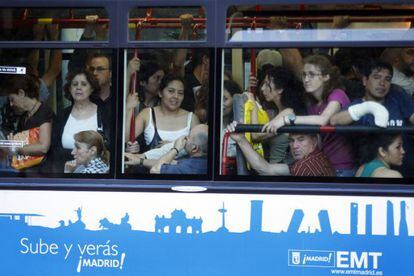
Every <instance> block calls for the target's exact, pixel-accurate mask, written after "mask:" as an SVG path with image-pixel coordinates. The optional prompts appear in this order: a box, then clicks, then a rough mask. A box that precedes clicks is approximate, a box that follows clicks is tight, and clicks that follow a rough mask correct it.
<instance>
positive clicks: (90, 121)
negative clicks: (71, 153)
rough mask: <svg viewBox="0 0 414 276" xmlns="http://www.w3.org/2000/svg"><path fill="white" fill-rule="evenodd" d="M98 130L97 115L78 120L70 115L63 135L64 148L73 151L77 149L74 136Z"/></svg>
mask: <svg viewBox="0 0 414 276" xmlns="http://www.w3.org/2000/svg"><path fill="white" fill-rule="evenodd" d="M97 129H98V117H97V114H96V113H95V114H93V115H92V116H91V117H89V118H87V119H84V120H78V119H76V118H75V117H73V116H72V114H70V115H69V118H68V120H67V121H66V124H65V128H64V129H63V134H62V146H63V148H65V149H73V148H74V147H75V138H74V135H75V134H76V133H78V132H80V131H84V130H97Z"/></svg>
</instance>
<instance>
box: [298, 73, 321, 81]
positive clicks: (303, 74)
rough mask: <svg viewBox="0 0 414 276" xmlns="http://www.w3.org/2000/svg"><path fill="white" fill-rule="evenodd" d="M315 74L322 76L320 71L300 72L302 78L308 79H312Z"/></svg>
mask: <svg viewBox="0 0 414 276" xmlns="http://www.w3.org/2000/svg"><path fill="white" fill-rule="evenodd" d="M316 76H322V74H321V73H315V72H303V73H302V79H303V80H304V79H306V78H309V79H310V80H313V79H314V78H315V77H316Z"/></svg>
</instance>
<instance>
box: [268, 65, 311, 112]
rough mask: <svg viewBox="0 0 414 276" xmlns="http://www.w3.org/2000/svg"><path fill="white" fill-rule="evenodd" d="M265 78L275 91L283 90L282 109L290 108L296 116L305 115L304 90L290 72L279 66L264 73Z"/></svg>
mask: <svg viewBox="0 0 414 276" xmlns="http://www.w3.org/2000/svg"><path fill="white" fill-rule="evenodd" d="M265 76H267V77H268V78H269V80H270V81H271V82H272V83H273V84H274V86H275V87H276V88H277V89H283V92H282V95H281V99H280V101H281V103H282V104H283V106H284V107H289V108H292V109H293V110H294V111H295V113H296V114H299V115H304V114H306V108H305V105H304V101H303V97H304V94H305V93H304V89H303V86H302V84H301V83H300V81H298V80H297V79H296V77H295V75H294V74H293V72H292V71H290V70H288V69H286V68H283V67H281V66H277V67H272V68H270V69H269V70H267V71H266V73H265Z"/></svg>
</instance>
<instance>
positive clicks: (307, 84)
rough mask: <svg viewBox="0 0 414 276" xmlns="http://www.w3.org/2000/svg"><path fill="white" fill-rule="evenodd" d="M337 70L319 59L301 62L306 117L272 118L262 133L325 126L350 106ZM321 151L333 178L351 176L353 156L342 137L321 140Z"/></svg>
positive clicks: (309, 58) (332, 136) (314, 56)
mask: <svg viewBox="0 0 414 276" xmlns="http://www.w3.org/2000/svg"><path fill="white" fill-rule="evenodd" d="M338 78H339V72H338V69H337V68H336V67H334V66H332V65H331V63H330V61H329V60H328V59H327V58H326V57H324V56H321V55H313V56H309V57H307V58H305V59H304V67H303V73H302V82H303V86H304V88H305V91H306V94H305V95H306V98H305V100H306V104H307V109H308V114H309V115H308V116H296V114H294V113H293V112H290V114H286V115H285V116H279V117H276V118H274V119H273V120H272V121H270V122H269V123H268V124H266V125H265V126H264V127H263V131H266V132H273V133H276V132H277V130H278V129H279V128H280V127H282V126H284V125H294V124H304V125H321V126H324V125H327V124H329V120H330V119H331V117H332V116H333V115H334V114H335V113H337V112H339V111H340V110H341V109H342V108H344V107H347V106H348V105H349V103H350V101H349V98H348V97H347V95H346V93H345V91H344V90H342V89H341V88H340V87H341V85H340V83H339V81H338ZM322 151H323V152H324V153H325V154H326V156H328V158H329V160H330V162H331V164H332V166H333V167H334V169H335V170H336V175H337V176H353V175H354V173H355V165H354V161H353V152H352V148H351V146H350V144H349V143H348V142H347V140H346V139H345V137H343V136H339V135H336V134H333V133H328V134H325V135H323V136H322Z"/></svg>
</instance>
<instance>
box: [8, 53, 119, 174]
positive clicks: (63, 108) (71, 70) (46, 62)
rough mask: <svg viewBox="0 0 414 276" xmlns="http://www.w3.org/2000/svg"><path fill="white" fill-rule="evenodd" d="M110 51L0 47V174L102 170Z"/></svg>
mask: <svg viewBox="0 0 414 276" xmlns="http://www.w3.org/2000/svg"><path fill="white" fill-rule="evenodd" d="M113 56H114V53H113V51H112V50H111V49H27V48H21V49H1V54H0V60H1V62H0V65H1V66H0V68H1V70H0V72H1V74H0V83H1V91H0V92H1V105H2V107H1V110H2V112H1V139H0V140H1V144H2V146H1V147H0V149H1V150H0V151H1V165H0V166H1V170H2V172H5V173H10V174H19V175H21V174H22V173H24V175H26V174H28V175H29V176H30V174H36V175H37V176H39V175H40V176H42V175H45V176H46V177H48V176H53V175H57V176H63V177H69V176H70V177H72V176H73V174H76V175H78V176H81V175H82V176H85V174H100V175H102V176H103V177H108V176H109V175H110V172H111V167H112V166H111V162H113V160H114V157H113V155H114V154H113V152H114V151H113V149H114V148H115V146H114V138H113V137H112V135H113V133H114V131H113V130H114V129H115V125H114V124H113V123H112V121H111V118H112V116H116V112H115V102H116V98H115V97H116V96H115V95H116V93H114V92H113V91H112V90H113V87H112V85H111V84H112V83H113V77H115V76H114V75H112V63H113ZM111 153H112V155H111ZM64 173H68V174H64ZM69 173H70V175H69ZM86 177H88V176H86Z"/></svg>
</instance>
